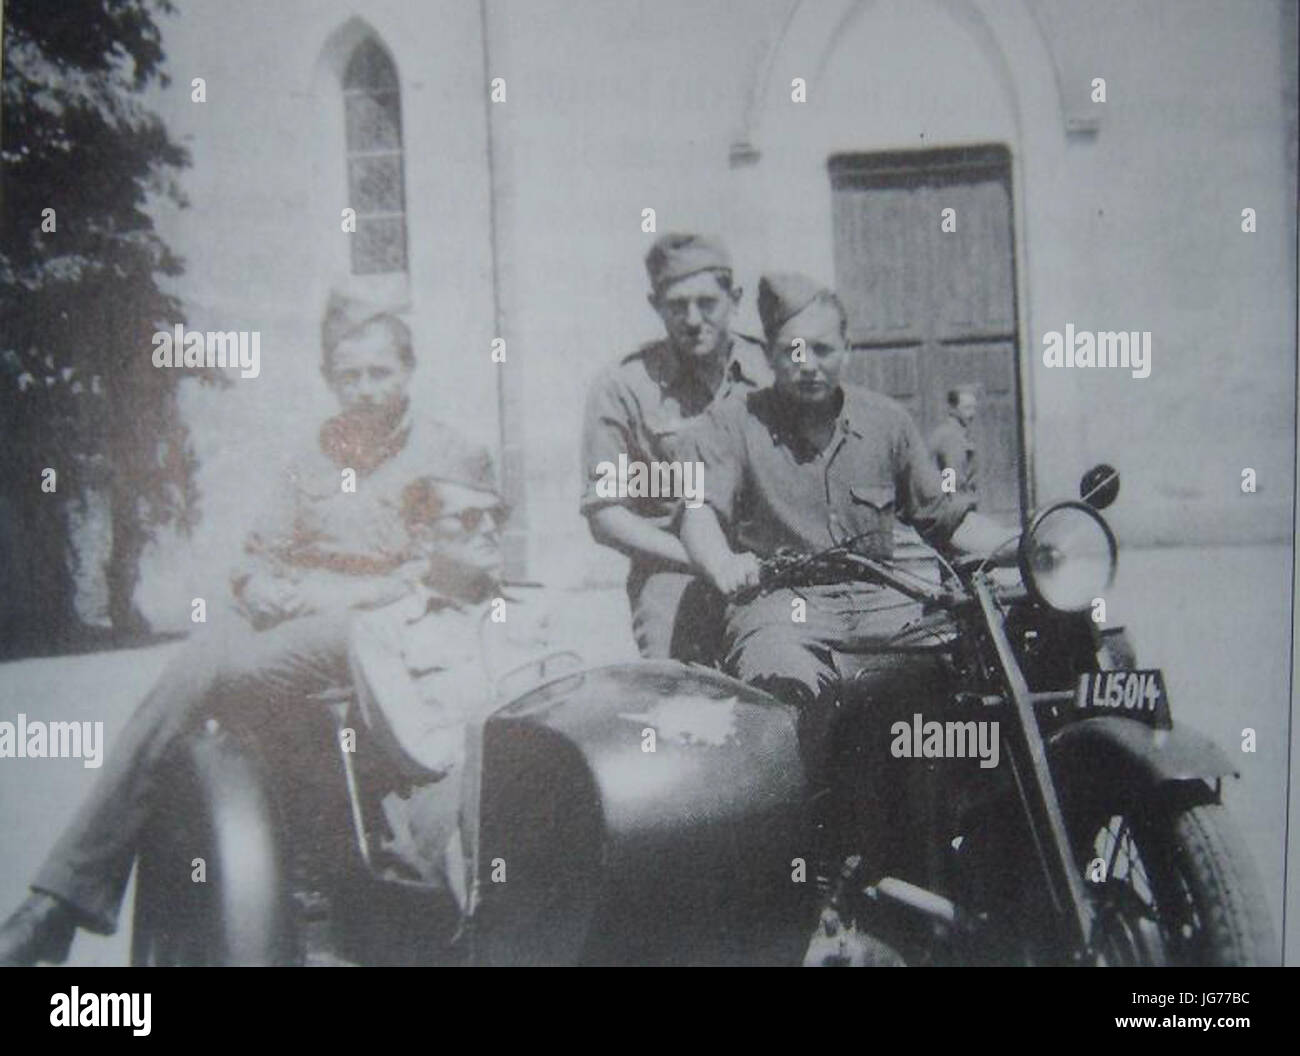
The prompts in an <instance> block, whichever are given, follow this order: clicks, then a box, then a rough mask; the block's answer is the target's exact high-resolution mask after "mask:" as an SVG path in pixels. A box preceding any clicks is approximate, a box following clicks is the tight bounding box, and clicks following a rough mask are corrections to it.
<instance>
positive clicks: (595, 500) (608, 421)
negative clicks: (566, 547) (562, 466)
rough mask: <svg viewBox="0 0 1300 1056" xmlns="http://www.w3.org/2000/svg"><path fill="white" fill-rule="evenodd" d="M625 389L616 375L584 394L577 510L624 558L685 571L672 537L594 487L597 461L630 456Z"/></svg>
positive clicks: (598, 539) (603, 541)
mask: <svg viewBox="0 0 1300 1056" xmlns="http://www.w3.org/2000/svg"><path fill="white" fill-rule="evenodd" d="M631 399H632V398H631V396H629V395H628V393H627V390H626V387H625V385H624V384H623V383H622V382H621V380H620V378H619V377H618V375H617V374H616V373H613V372H607V373H605V374H602V375H601V376H600V377H598V378H597V379H596V380H595V381H594V382H593V383H592V385H591V388H590V389H589V390H588V392H587V402H586V408H585V410H584V413H583V427H582V462H583V474H584V479H583V492H582V503H581V509H582V512H583V514H584V515H585V516H586V518H587V527H588V528H589V529H590V531H591V537H592V538H593V539H594V540H595V541H596V542H598V543H600V544H601V545H602V546H608V547H610V548H612V549H614V550H617V551H618V552H619V553H621V554H624V555H626V556H627V557H630V558H648V559H650V560H652V561H654V562H656V563H660V564H666V565H669V566H671V567H673V568H676V569H677V570H679V571H683V572H689V571H691V566H690V559H689V558H688V557H687V556H686V551H685V550H683V549H682V545H681V543H680V542H679V541H678V539H677V536H676V535H674V534H673V533H672V532H671V531H668V530H667V529H665V528H661V527H660V526H659V525H658V524H655V523H654V522H653V521H651V520H649V519H647V518H645V517H642V516H639V515H638V514H637V513H636V512H635V511H634V510H633V509H631V508H629V507H628V506H627V505H625V504H624V502H623V501H622V500H620V499H616V498H610V497H608V496H602V495H601V494H600V492H599V489H598V487H597V482H598V481H599V480H600V479H601V473H600V470H599V467H600V466H601V464H602V463H606V462H609V463H614V462H617V460H618V456H619V455H620V454H628V455H629V456H631V455H632V452H633V449H634V447H635V444H634V442H633V441H634V434H633V430H632V421H633V419H634V417H635V414H636V411H635V407H634V406H633V404H632V403H631V402H630V401H631Z"/></svg>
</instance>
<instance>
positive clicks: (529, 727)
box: [133, 662, 816, 964]
mask: <svg viewBox="0 0 1300 1056" xmlns="http://www.w3.org/2000/svg"><path fill="white" fill-rule="evenodd" d="M331 708H332V710H327V709H321V708H319V707H317V708H316V709H315V710H314V711H308V712H305V713H304V712H299V713H298V714H297V716H296V718H295V719H294V721H292V722H291V723H289V722H286V724H285V725H286V726H291V727H292V728H291V729H285V730H279V731H277V730H275V729H273V728H272V727H273V726H274V725H277V724H271V725H270V726H268V725H263V726H261V727H259V728H258V729H255V730H250V729H248V728H246V727H243V728H241V723H240V722H239V721H238V719H237V718H236V717H234V716H224V717H222V718H221V720H220V721H209V722H208V723H207V724H206V725H205V727H204V728H201V729H199V730H197V731H195V733H194V734H192V735H191V736H190V737H188V738H185V739H183V740H182V741H181V742H180V743H179V744H178V745H177V746H176V750H175V751H174V752H173V753H172V758H171V760H170V761H169V765H168V766H167V767H166V768H165V770H164V774H163V775H162V778H161V781H160V784H161V786H162V787H161V788H160V794H159V797H158V802H157V809H156V811H155V814H154V817H153V819H152V821H151V823H150V825H149V826H148V827H147V829H146V832H145V834H144V838H143V841H142V846H141V855H140V867H139V870H138V873H137V890H136V902H135V904H136V920H135V935H134V940H133V961H134V962H135V963H137V964H265V963H273V964H285V963H303V962H304V961H306V962H307V963H334V961H331V960H330V959H329V958H331V957H334V958H336V959H338V960H342V961H344V962H347V963H357V962H360V963H383V964H397V963H430V962H435V963H437V962H441V963H447V962H451V963H465V962H466V961H467V960H468V961H471V962H473V963H481V964H665V963H672V964H680V963H707V964H714V963H746V964H755V963H771V964H797V963H799V960H800V957H801V955H802V953H803V948H804V946H805V944H806V942H807V938H808V934H809V932H810V930H811V927H812V921H813V918H814V916H815V896H816V892H815V889H814V878H813V875H812V870H811V868H809V866H808V864H807V862H808V859H809V854H810V847H809V846H808V845H807V838H806V828H805V825H804V817H803V806H804V796H805V793H804V780H803V772H802V768H801V765H800V762H799V755H798V747H797V741H796V735H795V716H794V712H793V710H792V709H791V708H789V707H788V706H786V705H784V704H782V703H780V702H778V701H777V700H775V699H774V698H772V697H770V696H768V695H766V694H764V693H761V692H759V691H757V690H755V689H753V688H751V687H748V686H746V685H744V684H743V683H740V682H737V681H735V680H733V679H730V678H727V677H725V676H722V675H720V674H718V673H716V672H714V671H711V670H708V669H705V668H702V667H694V666H686V665H683V664H679V663H676V662H662V663H653V662H635V663H627V664H621V665H616V666H612V667H605V668H597V669H592V670H586V671H580V672H577V673H574V674H569V675H566V676H563V677H560V678H556V679H552V680H550V681H548V682H546V683H545V684H543V685H541V686H538V687H537V688H535V689H533V690H531V691H529V692H527V693H525V694H523V695H522V696H520V697H519V698H517V699H516V700H514V701H513V702H512V703H509V704H506V705H504V706H502V707H500V708H498V709H496V710H495V711H493V712H492V713H491V714H490V715H489V716H488V717H487V719H486V721H485V722H484V724H483V726H482V727H481V736H471V737H470V739H469V740H470V744H471V746H472V747H471V753H470V757H469V759H468V760H467V764H466V770H467V774H466V775H465V776H466V778H468V779H467V780H464V781H463V782H462V781H457V782H456V784H457V785H458V786H459V787H460V788H461V789H469V790H470V791H467V792H464V793H463V801H462V802H461V804H460V815H461V820H462V842H463V845H464V847H465V848H466V857H467V859H468V862H469V863H470V864H469V865H468V867H467V868H468V869H469V870H470V872H471V875H474V876H476V877H477V879H476V882H475V883H474V884H472V885H470V886H471V895H470V899H469V905H468V906H467V907H466V909H467V911H468V913H467V918H466V919H462V920H461V928H460V935H459V936H458V940H459V941H456V942H454V943H453V944H451V945H448V941H449V939H450V938H451V936H452V934H453V933H454V932H456V931H457V924H456V918H457V916H458V911H457V909H456V905H455V901H454V900H453V899H452V898H451V895H450V893H449V891H448V889H447V887H446V886H445V885H429V884H424V883H414V882H409V881H408V882H402V883H398V882H395V880H394V878H393V877H392V876H391V874H390V872H389V871H386V870H384V869H383V868H381V867H380V866H381V865H382V862H381V859H382V855H381V854H379V853H378V848H379V847H380V846H381V845H382V844H383V843H384V841H385V837H386V832H385V825H384V819H383V817H382V816H381V815H380V814H379V813H378V812H377V811H376V809H375V804H376V801H377V798H378V794H379V792H380V790H381V789H382V788H383V787H384V785H385V782H386V780H387V779H388V778H390V777H391V776H392V773H393V771H394V767H393V766H392V765H391V764H390V763H386V762H384V761H383V759H382V758H381V756H382V755H383V753H381V752H377V751H375V750H374V745H373V743H365V738H366V732H365V728H364V724H362V723H360V722H358V721H356V714H357V713H356V709H355V702H354V701H353V700H351V699H349V696H348V695H346V694H340V695H339V696H338V699H337V700H335V701H334V702H333V704H332V706H331ZM331 714H332V715H333V721H332V722H331V721H329V719H328V716H329V715H331ZM309 715H314V716H316V719H315V721H313V720H312V719H310V718H308V716H309ZM352 726H355V727H357V729H358V731H359V733H358V739H359V740H360V741H362V743H359V744H358V745H357V748H356V750H355V752H353V753H350V754H347V755H344V754H343V753H342V752H341V751H339V732H340V730H341V729H343V728H345V727H352ZM277 734H282V735H283V736H278V735H277ZM304 764H305V765H304ZM453 810H454V808H453ZM197 859H203V860H204V862H205V871H204V872H205V875H204V876H203V878H202V880H201V881H198V882H196V875H195V874H194V873H193V869H194V865H195V862H196V860H197ZM475 863H476V864H475ZM321 892H324V902H325V904H326V906H327V912H326V916H327V917H328V924H327V925H326V924H323V923H322V922H321V911H320V909H319V906H317V907H316V909H315V910H314V911H313V910H312V908H311V906H310V905H308V906H307V907H306V908H304V906H305V903H310V902H311V901H312V898H313V897H314V896H315V895H317V894H320V893H321ZM313 912H315V918H314V920H313V917H312V913H313ZM322 934H323V935H327V936H328V938H327V939H324V940H322V945H323V948H324V958H325V959H323V960H322V959H321V957H320V956H317V951H315V950H314V948H313V942H314V939H313V936H319V935H322ZM399 947H400V949H399Z"/></svg>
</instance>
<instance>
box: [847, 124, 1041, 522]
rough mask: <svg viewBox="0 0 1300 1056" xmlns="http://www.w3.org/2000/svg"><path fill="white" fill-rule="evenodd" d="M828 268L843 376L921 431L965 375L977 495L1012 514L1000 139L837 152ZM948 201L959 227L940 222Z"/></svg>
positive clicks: (1012, 308)
mask: <svg viewBox="0 0 1300 1056" xmlns="http://www.w3.org/2000/svg"><path fill="white" fill-rule="evenodd" d="M829 168H830V176H831V186H832V189H833V195H832V203H833V204H832V221H833V224H834V232H835V270H836V282H837V286H838V289H839V292H840V296H841V297H842V298H843V300H844V306H845V308H846V309H847V311H848V316H849V341H850V345H851V347H852V349H853V351H854V356H853V359H852V360H851V361H850V363H849V366H848V369H847V370H846V377H847V379H848V380H849V381H852V382H857V383H858V384H861V385H865V386H867V387H868V388H871V389H874V390H876V391H877V392H882V393H885V394H887V395H889V396H892V397H893V398H894V399H896V400H898V401H899V402H900V403H902V404H903V405H904V406H905V407H906V408H907V409H908V410H909V411H910V412H911V413H912V417H913V418H915V419H916V423H917V425H918V426H920V428H921V432H922V433H923V434H924V435H925V436H926V437H927V438H928V437H929V435H930V433H931V431H932V430H933V429H934V428H935V427H936V426H937V425H939V423H940V422H942V421H943V420H944V417H945V415H946V414H947V411H948V404H947V394H948V390H949V389H952V388H955V387H957V386H958V385H973V386H975V388H976V389H977V390H978V393H979V414H978V417H977V418H976V421H975V424H974V425H973V426H972V432H973V434H974V439H975V446H976V459H977V468H978V488H979V505H980V509H981V510H982V511H983V512H985V513H988V514H990V515H992V516H994V517H998V518H1001V519H1004V520H1005V521H1006V522H1007V523H1008V524H1010V523H1013V522H1015V521H1018V519H1019V510H1020V501H1021V492H1020V451H1021V443H1020V432H1019V420H1020V416H1019V399H1018V394H1017V387H1016V348H1017V343H1018V341H1017V339H1018V335H1017V332H1016V282H1015V253H1014V242H1013V239H1012V218H1011V159H1010V155H1009V153H1008V152H1007V150H1006V148H1005V147H1000V146H991V147H974V148H970V147H963V148H955V149H950V150H925V151H902V152H892V153H888V154H850V155H837V156H835V157H832V158H831V159H830V163H829ZM945 209H952V210H954V214H953V222H954V223H955V230H953V231H944V230H943V229H942V221H943V211H944V210H945Z"/></svg>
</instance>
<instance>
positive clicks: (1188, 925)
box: [1070, 796, 1280, 966]
mask: <svg viewBox="0 0 1300 1056" xmlns="http://www.w3.org/2000/svg"><path fill="white" fill-rule="evenodd" d="M1070 829H1071V832H1072V833H1075V834H1077V836H1078V839H1077V842H1076V857H1077V859H1078V862H1079V868H1080V869H1081V870H1082V874H1083V876H1084V882H1085V885H1086V887H1087V888H1088V891H1089V894H1090V895H1092V897H1093V902H1094V907H1095V909H1096V922H1095V930H1094V941H1093V945H1094V949H1095V950H1096V952H1097V954H1098V963H1099V964H1102V965H1107V966H1114V965H1197V966H1208V965H1216V966H1244V965H1276V964H1278V963H1279V960H1280V954H1279V951H1278V945H1277V939H1276V936H1275V933H1274V931H1273V926H1272V922H1271V919H1270V915H1269V912H1268V908H1267V905H1266V903H1265V900H1264V893H1263V888H1262V885H1261V884H1260V881H1259V876H1258V873H1257V871H1256V869H1255V866H1254V863H1253V861H1252V860H1251V858H1250V856H1249V854H1248V853H1247V851H1246V848H1245V846H1244V844H1243V843H1242V842H1241V839H1240V837H1239V836H1238V835H1237V832H1236V829H1235V827H1234V825H1233V822H1232V820H1231V817H1230V815H1229V813H1228V810H1227V808H1226V807H1225V806H1224V805H1223V804H1221V803H1217V802H1207V801H1198V800H1197V799H1193V798H1188V797H1187V796H1182V797H1173V798H1171V799H1169V800H1167V801H1166V802H1164V803H1163V804H1159V805H1156V806H1154V807H1152V808H1150V809H1142V810H1140V811H1132V812H1126V809H1125V808H1124V807H1122V806H1119V805H1116V804H1110V805H1103V804H1097V805H1095V806H1093V807H1092V808H1091V809H1089V810H1087V811H1086V812H1083V813H1082V814H1081V815H1080V816H1079V820H1077V821H1076V822H1075V823H1074V824H1072V825H1071V826H1070Z"/></svg>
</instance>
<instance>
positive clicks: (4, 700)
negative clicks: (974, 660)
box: [0, 546, 1300, 965]
mask: <svg viewBox="0 0 1300 1056" xmlns="http://www.w3.org/2000/svg"><path fill="white" fill-rule="evenodd" d="M1289 569H1290V552H1289V550H1288V549H1286V548H1285V547H1280V546H1279V547H1250V548H1222V547H1220V548H1203V549H1177V550H1172V549H1169V550H1148V551H1129V552H1127V553H1125V554H1124V555H1123V556H1122V559H1121V569H1120V578H1119V581H1118V583H1117V584H1116V586H1115V588H1114V589H1113V591H1112V594H1111V595H1110V598H1109V601H1108V604H1109V610H1110V611H1109V612H1108V613H1107V615H1108V617H1109V619H1110V622H1112V623H1126V624H1127V625H1129V627H1130V630H1131V633H1132V635H1133V637H1134V638H1135V639H1136V642H1137V645H1138V649H1139V657H1140V658H1141V660H1142V662H1143V664H1152V665H1155V664H1159V665H1161V666H1163V667H1164V669H1165V671H1166V674H1167V677H1168V681H1169V689H1170V692H1171V695H1172V698H1173V701H1174V710H1175V715H1176V717H1177V719H1178V721H1179V722H1182V723H1186V724H1188V725H1191V726H1195V727H1198V728H1200V729H1201V730H1203V731H1204V732H1205V733H1207V734H1209V735H1210V736H1211V737H1213V739H1214V740H1216V741H1217V742H1218V743H1219V744H1220V745H1221V746H1223V747H1224V748H1226V749H1228V750H1229V752H1230V753H1231V754H1232V756H1233V758H1234V759H1236V760H1238V761H1239V763H1240V766H1241V769H1242V778H1241V780H1240V781H1239V782H1236V783H1235V784H1234V785H1233V787H1231V788H1230V790H1229V792H1228V799H1229V802H1230V804H1231V805H1232V807H1233V809H1234V811H1235V813H1236V816H1237V818H1238V819H1239V821H1240V824H1241V827H1242V829H1243V831H1244V833H1245V836H1246V840H1247V843H1248V844H1249V846H1250V849H1251V851H1252V853H1253V854H1254V856H1255V858H1256V860H1257V862H1258V864H1259V866H1260V870H1261V873H1262V875H1263V877H1264V882H1265V887H1266V890H1267V892H1268V897H1269V902H1270V908H1271V910H1272V912H1273V916H1274V920H1275V921H1280V920H1281V913H1282V897H1283V858H1284V833H1285V824H1286V810H1285V797H1286V789H1287V743H1286V739H1287V730H1288V705H1289V698H1288V691H1289V689H1288V687H1289V675H1290V652H1289V650H1290V644H1291V643H1290V626H1289V619H1290V607H1291V580H1290V577H1289ZM569 599H570V600H569V604H568V606H567V608H568V611H567V612H566V619H567V620H568V621H570V623H571V627H572V631H571V633H572V634H573V635H575V636H577V638H579V639H582V638H585V639H586V640H587V641H588V642H591V641H599V642H600V643H601V646H600V648H598V649H597V648H591V647H588V648H587V649H586V653H587V656H588V659H589V660H591V661H592V662H606V661H612V660H616V659H619V658H621V657H622V656H627V655H631V652H632V644H631V638H630V635H628V634H627V632H626V627H627V622H628V617H627V612H626V601H625V599H624V597H623V595H622V592H621V590H608V591H589V592H584V593H581V594H573V595H569ZM584 629H587V630H589V631H591V632H595V633H588V634H585V635H584V634H583V630H584ZM175 648H176V646H175V645H167V646H161V647H156V648H153V649H145V650H137V651H129V652H117V653H101V654H94V655H90V656H83V657H72V658H61V659H52V660H25V661H17V662H13V663H9V664H4V665H0V719H9V720H12V719H13V718H14V716H15V715H16V714H17V713H18V712H19V711H22V712H25V713H26V714H27V715H28V716H29V717H30V718H43V719H58V720H65V721H66V720H82V719H87V720H96V719H98V720H102V721H103V722H104V723H105V734H106V737H107V741H108V749H107V750H108V751H111V750H112V745H113V741H114V738H115V736H116V734H117V732H118V731H119V730H120V729H121V727H122V724H123V723H124V722H125V720H126V718H127V717H128V715H129V714H130V712H131V710H132V708H133V707H134V704H135V702H136V701H137V700H138V699H139V697H140V696H141V695H142V694H143V692H144V691H145V690H146V689H147V688H148V686H149V685H150V684H151V682H152V681H153V680H154V678H155V677H156V676H157V674H158V672H159V671H160V670H161V668H162V666H163V663H164V662H165V661H166V659H167V657H168V655H169V654H170V651H171V650H173V649H175ZM1247 726H1250V727H1252V728H1254V729H1255V731H1256V740H1257V745H1258V750H1257V751H1256V752H1255V753H1253V754H1246V753H1243V752H1242V751H1241V750H1240V749H1241V739H1242V729H1243V728H1244V727H1247ZM95 773H96V771H94V770H87V769H84V768H83V767H82V765H81V763H80V762H79V761H76V760H31V759H3V760H0V911H6V912H7V907H9V906H10V905H12V904H15V903H16V902H17V901H18V900H19V899H20V898H21V896H22V894H23V891H24V886H25V883H26V881H27V879H28V877H29V876H30V875H31V873H32V872H33V871H34V869H35V868H36V866H37V865H38V863H39V862H40V860H41V858H42V857H43V855H44V854H45V853H46V851H47V850H48V848H49V846H50V845H51V844H52V842H53V840H54V837H55V834H56V832H57V831H58V827H59V825H60V823H61V822H62V821H63V820H64V819H65V818H66V817H67V816H68V814H69V813H70V812H71V811H72V809H73V807H74V806H75V804H76V803H77V802H78V800H79V799H80V798H81V797H82V796H84V795H86V794H88V792H89V790H90V789H91V788H92V786H93V780H94V776H95ZM1293 857H1294V856H1293ZM1297 873H1300V869H1297V868H1293V869H1292V876H1293V878H1294V877H1295V876H1296V874H1297ZM1292 887H1293V889H1294V888H1296V887H1297V884H1296V883H1295V882H1294V879H1293V883H1292ZM128 898H129V895H128ZM128 904H129V903H128ZM1292 909H1293V912H1292V928H1291V931H1292V939H1291V940H1290V941H1289V942H1288V951H1289V958H1288V959H1289V960H1290V961H1291V962H1292V963H1300V936H1297V935H1296V929H1295V926H1294V925H1295V921H1294V918H1295V917H1296V916H1297V915H1300V912H1297V906H1296V903H1295V900H1294V897H1293V903H1292ZM127 923H128V925H129V920H128V922H127ZM128 934H129V926H124V927H123V929H122V930H121V931H120V932H119V934H118V935H116V936H113V937H110V938H100V937H96V936H86V935H82V936H80V937H79V938H78V939H77V942H76V945H75V946H74V948H73V958H72V960H73V963H75V964H80V965H114V964H123V963H125V962H126V960H127V943H128Z"/></svg>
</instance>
